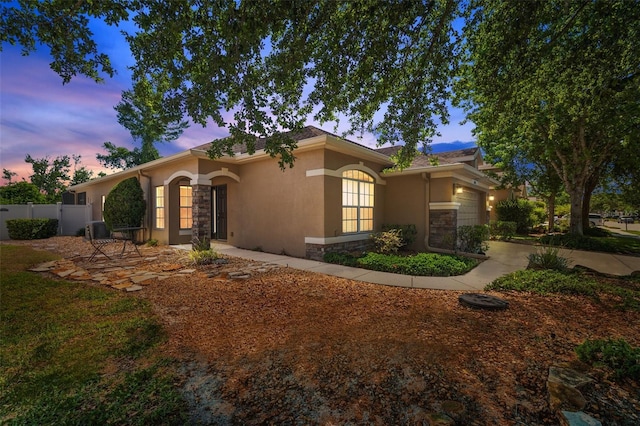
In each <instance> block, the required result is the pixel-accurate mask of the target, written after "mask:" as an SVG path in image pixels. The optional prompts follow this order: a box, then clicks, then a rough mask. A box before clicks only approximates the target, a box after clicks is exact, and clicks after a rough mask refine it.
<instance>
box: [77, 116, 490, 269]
mask: <svg viewBox="0 0 640 426" xmlns="http://www.w3.org/2000/svg"><path fill="white" fill-rule="evenodd" d="M291 137H292V138H293V139H295V140H296V141H297V148H296V150H295V151H294V153H295V156H296V160H295V164H294V167H293V168H290V169H286V170H284V171H283V170H281V169H280V168H279V166H278V163H277V159H274V158H271V157H270V156H269V155H268V154H266V153H265V152H264V150H263V149H261V148H263V147H264V140H257V146H256V152H255V153H254V154H253V155H249V154H247V153H246V152H243V150H242V147H238V148H237V152H236V155H234V156H225V157H222V158H218V159H216V160H212V159H210V158H209V157H208V155H207V152H206V151H207V148H208V146H209V144H205V145H202V146H198V147H195V148H193V149H189V150H186V151H183V152H180V153H177V154H174V155H171V156H168V157H165V158H161V159H158V160H155V161H152V162H149V163H146V164H143V165H140V166H136V167H133V168H131V169H127V170H124V171H121V172H118V173H114V174H112V175H108V176H105V177H102V178H99V179H94V180H91V181H89V182H85V183H82V184H79V185H74V186H72V187H70V188H69V190H70V192H71V194H73V196H72V197H68V198H71V199H72V200H73V202H75V203H76V204H90V205H91V206H92V207H91V208H92V216H93V220H102V209H103V206H104V201H105V198H106V196H107V194H108V193H109V191H110V190H111V189H112V188H113V187H114V186H115V185H116V184H117V183H118V182H120V181H122V180H124V179H126V178H130V177H132V176H135V177H137V178H138V180H139V181H140V184H141V186H142V188H143V190H144V193H145V199H146V202H147V215H146V218H145V223H144V227H145V230H144V235H142V236H141V238H142V239H150V238H153V239H156V240H158V241H159V242H160V243H163V244H184V243H189V242H191V241H192V240H193V239H194V238H195V237H198V238H199V239H200V240H202V239H203V238H210V239H211V240H213V241H214V242H215V241H216V240H220V241H224V242H225V243H227V244H231V245H234V246H237V247H242V248H247V249H259V250H264V251H266V252H271V253H286V254H288V255H291V256H296V257H307V258H311V259H321V258H322V256H323V254H324V253H325V252H328V251H339V250H358V249H360V248H362V247H364V246H365V245H366V244H367V242H368V241H369V235H370V234H371V233H372V232H375V231H379V230H380V229H381V227H382V225H383V224H414V225H415V226H416V228H417V232H418V235H417V240H416V242H415V243H414V247H413V249H415V250H429V249H432V248H434V249H450V248H451V247H452V246H451V245H452V244H453V242H454V241H453V238H455V237H454V236H455V230H456V228H457V227H458V226H460V225H475V224H485V223H487V222H488V212H489V210H490V205H489V203H490V202H489V192H490V190H491V188H492V187H493V186H494V185H496V184H497V182H496V181H494V180H493V179H491V178H489V177H487V176H486V175H485V174H484V173H482V172H481V171H480V170H479V167H480V166H481V165H482V157H481V154H480V151H479V150H478V149H477V148H473V149H468V150H461V151H454V152H448V153H441V154H438V155H437V158H435V160H434V157H433V156H426V155H420V156H418V157H417V158H416V159H415V160H414V161H413V163H412V164H411V166H410V167H408V168H406V169H404V170H402V171H398V170H393V168H392V166H393V162H392V161H391V159H390V155H391V154H393V153H394V152H396V151H397V149H398V147H390V148H380V149H371V148H368V147H365V146H363V145H360V144H358V143H355V142H352V141H349V140H346V139H343V138H340V137H338V136H336V135H334V134H331V133H329V132H326V131H324V130H321V129H318V128H316V127H312V126H309V127H306V128H304V129H303V130H302V131H301V132H298V133H295V134H292V135H291Z"/></svg>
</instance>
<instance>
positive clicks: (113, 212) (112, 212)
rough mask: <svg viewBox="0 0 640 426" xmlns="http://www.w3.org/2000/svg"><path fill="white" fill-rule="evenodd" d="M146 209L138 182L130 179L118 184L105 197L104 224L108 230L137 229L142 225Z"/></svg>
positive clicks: (132, 178) (133, 178)
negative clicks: (120, 228) (119, 228)
mask: <svg viewBox="0 0 640 426" xmlns="http://www.w3.org/2000/svg"><path fill="white" fill-rule="evenodd" d="M146 208H147V204H146V203H145V201H144V193H143V191H142V187H141V186H140V182H138V179H136V178H135V177H131V178H129V179H125V180H123V181H122V182H120V183H118V184H117V185H116V186H114V187H113V189H112V190H111V192H109V194H108V195H107V198H106V199H105V202H104V222H105V223H106V225H107V228H109V229H110V230H113V229H114V228H118V227H137V226H140V225H142V219H143V218H144V213H145V211H146Z"/></svg>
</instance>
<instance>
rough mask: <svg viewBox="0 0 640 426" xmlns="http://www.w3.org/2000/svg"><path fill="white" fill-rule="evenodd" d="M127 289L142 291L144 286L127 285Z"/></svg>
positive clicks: (129, 290)
mask: <svg viewBox="0 0 640 426" xmlns="http://www.w3.org/2000/svg"><path fill="white" fill-rule="evenodd" d="M126 290H127V291H128V292H132V291H140V290H142V286H140V285H132V286H131V287H127V288H126Z"/></svg>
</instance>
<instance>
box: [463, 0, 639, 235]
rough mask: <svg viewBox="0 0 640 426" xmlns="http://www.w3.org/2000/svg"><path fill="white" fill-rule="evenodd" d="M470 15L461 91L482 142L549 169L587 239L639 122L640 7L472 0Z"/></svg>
mask: <svg viewBox="0 0 640 426" xmlns="http://www.w3.org/2000/svg"><path fill="white" fill-rule="evenodd" d="M467 18H468V20H467V25H466V27H465V36H466V46H465V47H466V49H465V52H466V53H467V55H466V66H465V67H464V73H463V77H462V79H461V80H460V82H459V86H458V91H459V93H461V95H462V96H463V97H464V98H465V99H466V106H467V108H468V109H469V118H470V119H471V120H472V121H473V122H474V123H475V124H476V126H477V128H476V134H477V136H478V142H479V144H480V146H481V147H483V148H484V149H485V150H486V151H487V152H488V153H489V156H493V157H500V156H501V155H507V157H506V159H507V160H508V156H509V155H511V153H513V152H515V151H518V152H519V153H520V155H522V156H524V157H525V158H526V159H527V160H528V161H531V162H533V163H540V164H548V165H549V166H551V167H552V168H553V170H555V172H556V173H557V175H558V177H559V178H560V179H561V180H562V182H563V184H564V187H565V190H566V191H567V192H568V193H569V195H570V197H571V224H570V231H571V232H573V233H578V234H582V232H583V215H584V212H585V211H588V207H589V206H588V200H589V198H590V194H591V192H592V191H593V189H594V188H595V187H596V185H597V182H598V180H599V178H600V176H601V174H602V173H603V170H605V169H606V168H607V167H609V165H610V164H611V162H613V161H615V160H616V158H618V156H619V155H624V144H623V140H624V139H625V138H627V137H628V136H629V134H630V133H631V132H633V129H632V126H631V125H630V124H631V123H634V122H636V123H637V117H638V113H639V108H640V78H639V74H640V5H639V3H638V2H637V1H627V0H610V1H597V0H583V1H574V2H567V1H559V0H558V1H542V2H541V1H527V2H524V1H520V2H505V1H501V0H475V1H471V2H470V5H469V9H468V16H467ZM503 158H505V157H503Z"/></svg>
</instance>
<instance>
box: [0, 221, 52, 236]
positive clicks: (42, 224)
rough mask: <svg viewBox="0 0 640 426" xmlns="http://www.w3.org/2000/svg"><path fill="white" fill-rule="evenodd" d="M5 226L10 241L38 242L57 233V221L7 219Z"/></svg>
mask: <svg viewBox="0 0 640 426" xmlns="http://www.w3.org/2000/svg"><path fill="white" fill-rule="evenodd" d="M6 224H7V231H9V238H11V239H12V240H39V239H42V238H49V237H53V236H55V235H56V234H57V233H58V219H8V220H7V221H6Z"/></svg>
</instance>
